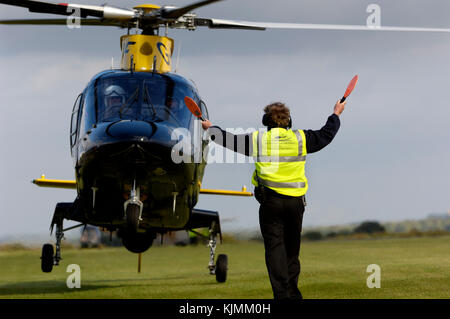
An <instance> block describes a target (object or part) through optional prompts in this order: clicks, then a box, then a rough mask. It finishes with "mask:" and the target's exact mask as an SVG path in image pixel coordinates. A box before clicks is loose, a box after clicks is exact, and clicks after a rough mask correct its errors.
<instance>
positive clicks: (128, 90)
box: [81, 72, 200, 130]
mask: <svg viewBox="0 0 450 319" xmlns="http://www.w3.org/2000/svg"><path fill="white" fill-rule="evenodd" d="M185 96H189V97H191V98H193V99H194V100H195V101H197V102H198V103H200V98H199V97H198V94H197V92H196V90H195V88H194V87H193V86H192V85H191V84H190V83H189V82H187V81H186V80H185V79H183V78H181V77H179V76H177V75H170V74H157V73H147V74H142V73H141V74H138V73H135V74H130V73H129V72H124V73H121V72H120V73H116V72H112V73H106V74H104V75H100V76H99V77H97V78H96V79H94V80H93V81H92V82H91V84H90V85H89V86H88V88H87V89H86V91H85V99H84V103H83V104H84V107H83V112H82V113H83V116H82V117H83V119H82V123H81V126H82V128H81V130H83V126H84V127H91V126H92V125H93V124H96V123H104V122H116V121H120V120H137V121H146V122H164V123H165V124H166V125H170V126H173V127H184V128H188V127H189V123H190V120H191V118H192V114H191V113H190V112H189V109H187V108H186V106H185V104H184V97H185ZM83 122H84V123H83Z"/></svg>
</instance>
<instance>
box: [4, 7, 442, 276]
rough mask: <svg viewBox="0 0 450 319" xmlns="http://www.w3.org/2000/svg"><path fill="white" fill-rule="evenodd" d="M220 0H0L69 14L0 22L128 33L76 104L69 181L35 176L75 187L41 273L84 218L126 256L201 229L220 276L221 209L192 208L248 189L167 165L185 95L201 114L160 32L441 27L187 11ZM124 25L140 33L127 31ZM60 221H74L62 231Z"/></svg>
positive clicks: (182, 121) (190, 123) (190, 126)
mask: <svg viewBox="0 0 450 319" xmlns="http://www.w3.org/2000/svg"><path fill="white" fill-rule="evenodd" d="M218 1H220V0H209V1H200V2H197V3H194V4H191V5H188V6H185V7H181V8H177V7H173V6H162V7H160V6H157V5H152V4H144V5H139V6H136V7H134V8H133V9H124V8H116V7H111V6H107V5H105V6H92V5H78V4H67V3H59V4H55V3H50V2H43V1H20V0H19V1H4V0H0V3H2V4H7V5H15V6H20V7H24V8H27V9H28V10H29V11H30V12H37V13H50V14H58V15H63V16H66V17H67V18H65V19H44V20H42V19H40V20H6V21H0V23H1V24H8V25H17V24H34V25H67V24H68V23H69V21H72V20H73V19H75V22H77V21H78V23H80V25H89V26H114V27H119V28H123V29H127V34H126V35H123V36H122V37H121V41H120V43H121V50H122V59H121V67H120V69H117V70H106V71H103V72H101V73H99V74H97V75H96V76H94V77H93V78H92V79H91V80H90V82H89V84H88V85H87V86H86V88H85V89H84V90H83V92H82V93H81V94H80V95H79V96H78V97H77V99H76V102H75V104H74V107H73V111H72V118H71V127H70V147H71V155H72V158H73V161H74V168H75V180H74V181H62V180H52V179H47V178H45V177H44V176H43V177H42V178H40V179H35V180H34V181H33V182H34V183H35V184H36V185H38V186H43V187H58V188H68V189H76V191H77V197H76V199H75V200H74V201H73V202H67V203H58V204H57V205H56V208H55V211H54V215H53V218H52V221H51V230H52V231H53V228H54V227H56V232H55V235H56V252H55V251H54V248H53V245H51V244H45V245H44V246H43V248H42V256H41V268H42V270H43V271H44V272H51V270H52V268H53V266H55V265H58V264H59V261H60V260H61V240H62V238H63V236H64V232H65V231H68V230H71V229H73V228H75V227H82V226H84V225H87V224H90V225H95V226H99V227H102V228H105V229H108V230H110V231H114V230H118V231H119V233H120V236H121V238H122V241H123V244H124V246H125V248H127V249H128V250H129V251H131V252H134V253H142V252H144V251H146V250H147V249H149V248H150V247H151V245H152V243H153V240H154V239H155V237H156V234H157V233H165V232H167V231H175V230H192V229H196V228H201V227H208V228H209V229H210V241H209V248H210V261H209V265H208V267H209V270H210V273H211V274H215V275H216V280H217V281H219V282H223V281H225V279H226V272H227V257H226V255H219V256H218V258H217V260H216V261H215V247H216V242H217V237H218V236H219V237H220V236H221V228H220V219H219V214H218V212H216V211H206V210H201V209H197V208H195V206H196V204H197V201H198V197H199V194H202V193H204V194H218V195H236V196H252V194H251V193H250V192H247V191H246V189H243V190H242V191H236V192H235V191H221V190H205V189H202V188H201V181H202V179H203V175H204V169H205V166H206V162H205V161H201V162H200V163H195V162H193V163H180V164H176V163H174V162H173V160H172V157H171V155H172V152H173V151H174V146H175V145H176V143H177V142H178V141H177V140H173V139H172V138H171V137H172V133H173V131H174V130H175V129H176V128H179V127H182V128H185V129H187V130H188V131H190V132H191V133H192V136H195V134H194V132H195V130H196V129H198V122H196V121H195V118H196V116H195V115H193V114H191V113H190V112H189V109H187V108H186V107H185V106H184V104H183V101H184V98H185V97H186V96H188V97H190V98H192V99H193V100H194V101H195V102H196V103H197V104H198V105H199V107H200V110H201V112H202V114H203V115H204V116H205V117H206V118H208V110H207V107H206V104H205V103H204V101H202V99H201V97H200V94H199V92H198V90H197V88H196V87H195V85H194V84H193V83H192V82H190V81H189V80H187V79H186V78H184V77H182V76H180V75H178V74H174V73H172V72H171V69H172V54H173V51H174V40H173V39H171V38H169V37H168V36H167V35H168V34H167V33H168V29H171V28H175V29H186V30H191V31H192V30H195V29H196V28H197V27H208V28H210V29H244V30H255V31H263V30H265V29H266V28H287V29H343V30H380V31H383V30H386V31H444V29H441V30H438V29H429V30H428V29H423V30H417V29H416V28H399V27H378V28H369V27H367V26H345V25H341V26H337V25H313V24H282V23H261V22H246V21H233V20H223V19H212V18H198V17H197V16H196V15H195V14H194V13H192V10H194V9H197V8H200V7H202V6H205V5H209V4H212V3H214V2H218ZM160 29H164V30H165V35H164V36H160V35H159V31H160ZM130 30H136V31H137V32H140V33H139V34H137V32H136V34H130ZM445 32H448V30H447V31H445ZM196 123H197V125H196ZM196 145H201V147H200V148H201V150H204V149H205V148H206V147H207V145H208V142H207V141H203V140H199V141H197V144H196ZM192 149H193V150H194V149H195V147H193V148H192ZM190 155H192V156H194V154H190ZM64 220H71V221H76V222H79V223H80V224H79V225H77V226H74V227H70V228H66V229H65V228H64V227H63V221H64Z"/></svg>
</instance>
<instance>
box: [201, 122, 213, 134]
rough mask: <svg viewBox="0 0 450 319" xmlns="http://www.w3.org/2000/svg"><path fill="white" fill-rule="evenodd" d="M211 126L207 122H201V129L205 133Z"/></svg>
mask: <svg viewBox="0 0 450 319" xmlns="http://www.w3.org/2000/svg"><path fill="white" fill-rule="evenodd" d="M211 126H212V123H211V122H210V121H209V120H205V121H202V127H203V129H204V130H205V131H206V130H207V129H209V128H210V127H211Z"/></svg>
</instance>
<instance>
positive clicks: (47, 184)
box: [32, 175, 253, 196]
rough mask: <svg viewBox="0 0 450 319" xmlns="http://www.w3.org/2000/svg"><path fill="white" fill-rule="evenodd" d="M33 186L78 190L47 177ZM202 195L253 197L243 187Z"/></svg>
mask: <svg viewBox="0 0 450 319" xmlns="http://www.w3.org/2000/svg"><path fill="white" fill-rule="evenodd" d="M32 182H33V184H36V185H37V186H40V187H51V188H65V189H76V188H77V183H76V181H68V180H59V179H46V178H45V175H42V176H41V178H38V179H34V180H33V181H32ZM200 194H209V195H227V196H253V193H251V192H247V188H246V187H245V186H244V187H242V190H241V191H231V190H222V189H200Z"/></svg>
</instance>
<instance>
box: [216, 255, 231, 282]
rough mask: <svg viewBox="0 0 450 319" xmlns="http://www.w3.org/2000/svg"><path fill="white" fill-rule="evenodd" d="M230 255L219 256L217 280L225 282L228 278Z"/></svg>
mask: <svg viewBox="0 0 450 319" xmlns="http://www.w3.org/2000/svg"><path fill="white" fill-rule="evenodd" d="M227 271H228V256H227V255H224V254H221V255H219V256H217V261H216V280H217V282H225V281H226V280H227Z"/></svg>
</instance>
